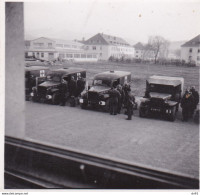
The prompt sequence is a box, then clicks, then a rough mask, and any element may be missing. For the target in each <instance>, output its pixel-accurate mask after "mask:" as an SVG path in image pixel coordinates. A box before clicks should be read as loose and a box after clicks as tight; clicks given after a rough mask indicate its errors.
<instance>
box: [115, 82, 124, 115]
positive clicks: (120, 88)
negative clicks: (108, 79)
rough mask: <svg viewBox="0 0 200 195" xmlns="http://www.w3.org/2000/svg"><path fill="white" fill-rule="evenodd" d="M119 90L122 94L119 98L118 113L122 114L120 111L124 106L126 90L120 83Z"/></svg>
mask: <svg viewBox="0 0 200 195" xmlns="http://www.w3.org/2000/svg"><path fill="white" fill-rule="evenodd" d="M117 90H118V91H119V93H120V96H119V98H118V109H117V111H118V113H119V114H120V111H121V108H122V103H123V101H124V91H123V89H122V86H121V85H120V84H119V85H117Z"/></svg>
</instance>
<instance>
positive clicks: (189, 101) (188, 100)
mask: <svg viewBox="0 0 200 195" xmlns="http://www.w3.org/2000/svg"><path fill="white" fill-rule="evenodd" d="M193 106H194V97H193V95H192V93H191V92H189V91H188V90H186V91H185V94H184V95H183V98H182V99H181V107H182V116H183V119H182V120H183V121H188V119H189V117H190V116H191V113H192V110H193Z"/></svg>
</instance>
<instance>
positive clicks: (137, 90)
mask: <svg viewBox="0 0 200 195" xmlns="http://www.w3.org/2000/svg"><path fill="white" fill-rule="evenodd" d="M63 67H81V68H85V69H87V78H88V80H89V83H90V82H91V80H92V78H93V76H94V75H95V74H97V73H100V72H103V71H107V70H124V71H130V72H131V74H132V83H131V88H132V92H133V94H134V95H136V96H143V95H144V91H145V85H146V79H147V78H148V77H149V76H152V75H163V76H175V77H183V78H184V80H185V84H184V89H186V88H189V87H190V86H195V87H196V89H197V90H198V91H199V67H180V66H170V65H156V64H120V63H111V62H96V63H86V62H85V63H65V64H63Z"/></svg>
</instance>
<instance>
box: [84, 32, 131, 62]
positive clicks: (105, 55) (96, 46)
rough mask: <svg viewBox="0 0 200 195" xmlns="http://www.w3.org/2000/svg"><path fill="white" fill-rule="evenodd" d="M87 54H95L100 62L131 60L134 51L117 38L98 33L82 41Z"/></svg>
mask: <svg viewBox="0 0 200 195" xmlns="http://www.w3.org/2000/svg"><path fill="white" fill-rule="evenodd" d="M84 44H85V47H84V48H85V50H86V52H87V53H95V54H97V55H98V56H99V59H100V60H108V59H109V58H110V57H111V56H112V57H115V58H122V57H125V58H133V57H134V51H135V49H134V48H133V47H131V46H130V45H129V44H128V43H127V42H126V41H125V40H123V39H122V38H119V37H115V36H111V35H106V34H103V33H98V34H96V35H94V36H93V37H91V38H89V39H88V40H86V41H84Z"/></svg>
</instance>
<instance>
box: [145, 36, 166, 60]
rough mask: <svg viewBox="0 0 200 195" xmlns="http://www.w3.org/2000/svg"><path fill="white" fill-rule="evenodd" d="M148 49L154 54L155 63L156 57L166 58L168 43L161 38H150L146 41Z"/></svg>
mask: <svg viewBox="0 0 200 195" xmlns="http://www.w3.org/2000/svg"><path fill="white" fill-rule="evenodd" d="M147 45H148V48H149V49H150V50H151V51H153V53H154V62H155V64H156V63H157V60H158V57H160V58H166V56H167V55H168V47H169V41H167V40H166V39H164V38H163V37H161V36H151V37H149V40H148V44H147Z"/></svg>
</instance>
